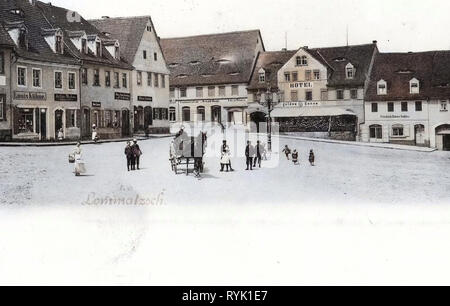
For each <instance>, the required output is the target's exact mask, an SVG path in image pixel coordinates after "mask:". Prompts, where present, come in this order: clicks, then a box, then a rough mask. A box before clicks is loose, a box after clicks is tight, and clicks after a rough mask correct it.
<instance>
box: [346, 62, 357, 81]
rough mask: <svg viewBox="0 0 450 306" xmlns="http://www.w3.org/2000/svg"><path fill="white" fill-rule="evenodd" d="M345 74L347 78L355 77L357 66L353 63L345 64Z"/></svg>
mask: <svg viewBox="0 0 450 306" xmlns="http://www.w3.org/2000/svg"><path fill="white" fill-rule="evenodd" d="M345 76H346V78H347V79H353V78H354V77H355V67H353V65H352V64H351V63H348V64H347V66H345Z"/></svg>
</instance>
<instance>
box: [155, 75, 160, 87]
mask: <svg viewBox="0 0 450 306" xmlns="http://www.w3.org/2000/svg"><path fill="white" fill-rule="evenodd" d="M155 87H159V74H157V73H155Z"/></svg>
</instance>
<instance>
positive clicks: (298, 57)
mask: <svg viewBox="0 0 450 306" xmlns="http://www.w3.org/2000/svg"><path fill="white" fill-rule="evenodd" d="M295 61H296V64H297V66H301V65H302V57H301V56H297V58H296V59H295Z"/></svg>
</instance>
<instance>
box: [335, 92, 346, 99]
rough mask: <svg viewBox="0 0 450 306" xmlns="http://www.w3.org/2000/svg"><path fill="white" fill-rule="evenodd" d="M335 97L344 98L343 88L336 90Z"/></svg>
mask: <svg viewBox="0 0 450 306" xmlns="http://www.w3.org/2000/svg"><path fill="white" fill-rule="evenodd" d="M336 99H337V100H344V90H343V89H338V90H336Z"/></svg>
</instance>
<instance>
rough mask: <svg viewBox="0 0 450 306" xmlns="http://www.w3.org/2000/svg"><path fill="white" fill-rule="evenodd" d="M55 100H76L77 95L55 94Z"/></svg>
mask: <svg viewBox="0 0 450 306" xmlns="http://www.w3.org/2000/svg"><path fill="white" fill-rule="evenodd" d="M55 101H59V102H77V101H78V96H77V95H73V94H55Z"/></svg>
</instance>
